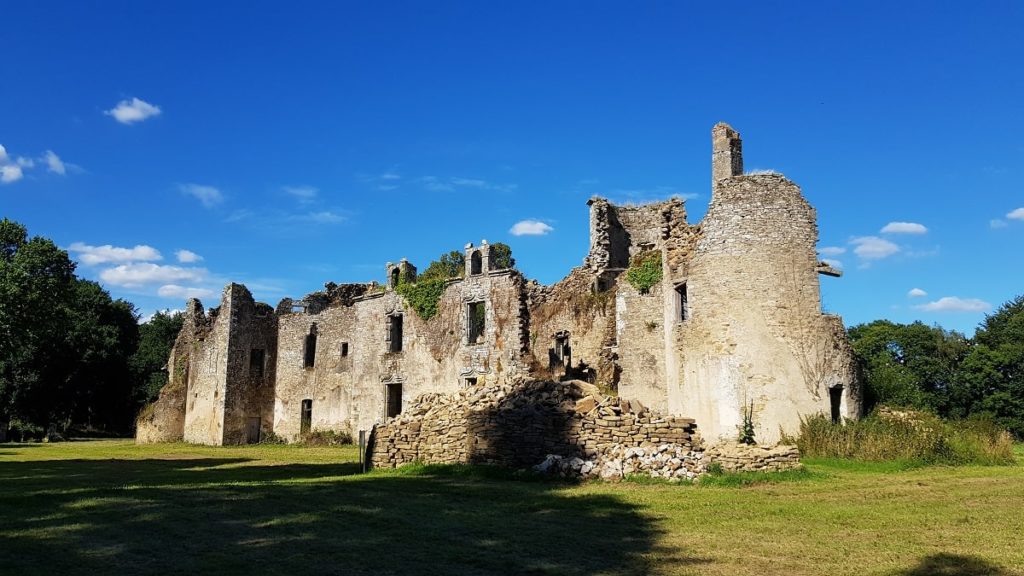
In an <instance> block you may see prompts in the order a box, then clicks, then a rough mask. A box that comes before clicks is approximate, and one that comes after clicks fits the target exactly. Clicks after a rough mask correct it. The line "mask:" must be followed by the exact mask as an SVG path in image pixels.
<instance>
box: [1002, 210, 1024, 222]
mask: <svg viewBox="0 0 1024 576" xmlns="http://www.w3.org/2000/svg"><path fill="white" fill-rule="evenodd" d="M1006 217H1007V218H1009V219H1010V220H1024V207H1022V208H1017V209H1016V210H1011V211H1010V212H1008V213H1007V214H1006Z"/></svg>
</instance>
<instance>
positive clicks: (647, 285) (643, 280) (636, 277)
mask: <svg viewBox="0 0 1024 576" xmlns="http://www.w3.org/2000/svg"><path fill="white" fill-rule="evenodd" d="M661 276H662V271H661V252H660V251H658V250H647V251H645V252H641V253H639V254H637V255H636V256H633V260H632V261H631V262H630V263H629V269H628V270H626V281H627V282H629V283H630V284H631V285H632V286H633V288H636V289H637V291H638V292H640V293H641V294H647V293H648V292H650V291H651V288H653V287H654V286H655V285H657V284H658V283H659V282H661Z"/></svg>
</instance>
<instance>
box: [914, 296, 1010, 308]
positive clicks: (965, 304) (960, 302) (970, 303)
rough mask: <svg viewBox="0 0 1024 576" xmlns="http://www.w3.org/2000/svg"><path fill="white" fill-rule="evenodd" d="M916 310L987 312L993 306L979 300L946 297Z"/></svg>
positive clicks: (922, 305)
mask: <svg viewBox="0 0 1024 576" xmlns="http://www.w3.org/2000/svg"><path fill="white" fill-rule="evenodd" d="M914 308H917V309H918V310H923V311H925V312H986V311H988V310H991V309H992V305H991V304H989V303H988V302H985V301H984V300H978V299H977V298H957V297H956V296H946V297H944V298H939V299H938V300H936V301H934V302H929V303H927V304H921V305H920V306H914Z"/></svg>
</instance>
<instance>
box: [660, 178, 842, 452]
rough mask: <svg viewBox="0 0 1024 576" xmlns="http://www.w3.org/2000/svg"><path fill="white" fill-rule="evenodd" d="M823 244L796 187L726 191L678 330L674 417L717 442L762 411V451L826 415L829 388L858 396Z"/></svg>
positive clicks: (693, 265)
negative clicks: (826, 297) (823, 301)
mask: <svg viewBox="0 0 1024 576" xmlns="http://www.w3.org/2000/svg"><path fill="white" fill-rule="evenodd" d="M816 243H817V224H816V220H815V213H814V209H813V208H812V207H811V206H810V205H809V204H808V203H807V202H806V200H804V198H803V196H802V195H801V194H800V189H799V188H798V187H797V186H796V185H795V184H793V183H792V182H790V181H789V180H787V179H785V178H784V177H782V176H779V175H759V176H738V177H732V178H726V179H723V180H720V181H718V182H717V183H716V186H715V191H714V195H713V197H712V202H711V205H710V207H709V209H708V213H707V216H705V218H704V220H703V222H702V223H701V227H700V235H699V239H698V241H697V243H696V246H695V249H694V251H693V254H692V257H691V259H690V262H689V264H688V267H687V268H688V270H687V274H686V282H687V295H688V303H689V311H690V316H689V318H688V319H687V320H686V321H685V322H680V323H678V324H677V325H676V326H675V327H674V337H675V338H674V341H675V345H676V354H677V356H678V358H677V361H678V363H679V381H678V386H671V387H670V390H669V409H670V411H672V412H674V413H679V412H685V413H686V414H688V415H690V416H692V417H694V418H696V419H697V420H698V421H699V422H701V425H702V429H703V430H704V431H705V434H706V435H707V437H708V438H719V437H731V436H733V435H735V434H736V433H737V429H738V426H739V425H740V424H741V423H742V410H743V406H745V405H747V404H748V403H750V402H753V405H754V423H755V427H756V433H757V437H758V440H759V441H761V442H765V441H769V442H771V441H774V440H776V439H777V438H778V436H779V430H780V428H781V429H783V430H785V431H787V432H795V431H796V428H797V426H798V425H799V418H800V416H801V415H808V414H812V413H817V412H822V411H824V412H826V413H827V412H828V411H829V409H830V406H829V394H828V387H830V386H833V385H837V384H842V385H844V386H846V388H847V390H850V389H851V388H852V386H851V379H852V375H851V374H850V373H849V372H848V364H849V359H850V356H849V353H848V348H847V345H846V342H845V338H842V339H840V338H839V337H838V336H839V335H838V334H837V333H836V332H835V330H834V325H835V321H834V320H832V319H830V318H829V317H826V316H824V315H823V314H822V313H821V310H820V296H819V286H818V275H817V273H816V270H815V266H816V264H817V260H816V254H815V245H816ZM847 405H848V406H849V407H852V405H853V402H852V401H851V402H848V403H847ZM850 415H851V416H852V415H853V414H850Z"/></svg>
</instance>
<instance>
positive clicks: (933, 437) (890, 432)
mask: <svg viewBox="0 0 1024 576" xmlns="http://www.w3.org/2000/svg"><path fill="white" fill-rule="evenodd" d="M789 441H791V442H794V443H795V444H796V445H797V446H798V447H799V448H800V453H801V454H802V455H804V456H806V457H817V458H845V459H852V460H863V461H870V462H882V461H908V462H920V463H924V464H982V465H1000V464H1012V463H1013V462H1014V458H1013V437H1012V436H1011V435H1010V433H1009V432H1007V431H1006V430H1003V429H1000V428H999V427H997V426H996V425H995V424H993V423H991V422H989V421H983V420H951V421H944V420H942V419H940V418H938V417H937V416H934V415H932V414H927V413H924V412H897V411H893V410H880V411H877V412H875V413H873V414H871V415H869V416H868V417H866V418H863V419H861V420H847V421H845V422H841V423H833V422H832V420H831V419H830V418H828V417H827V416H825V415H824V414H819V415H815V416H811V417H808V418H804V419H801V423H800V435H799V436H798V437H797V438H795V439H794V438H790V439H789Z"/></svg>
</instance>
